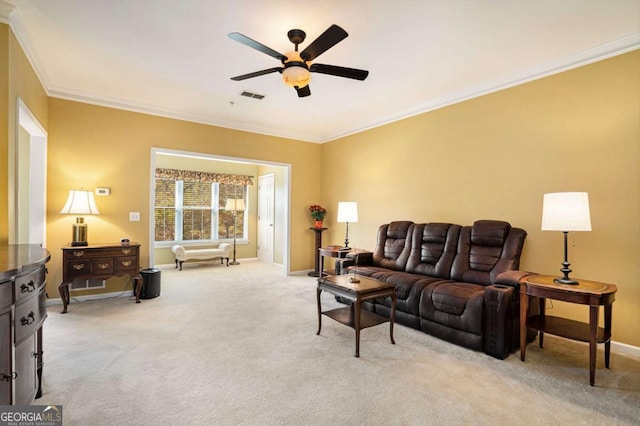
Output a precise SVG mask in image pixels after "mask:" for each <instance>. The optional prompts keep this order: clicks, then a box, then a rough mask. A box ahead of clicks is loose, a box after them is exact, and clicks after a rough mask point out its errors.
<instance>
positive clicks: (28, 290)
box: [20, 280, 36, 293]
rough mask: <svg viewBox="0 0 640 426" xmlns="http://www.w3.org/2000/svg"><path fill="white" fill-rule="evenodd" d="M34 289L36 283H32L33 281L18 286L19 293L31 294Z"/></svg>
mask: <svg viewBox="0 0 640 426" xmlns="http://www.w3.org/2000/svg"><path fill="white" fill-rule="evenodd" d="M35 289H36V283H35V282H33V280H31V281H29V284H25V283H22V285H21V286H20V292H21V293H31V292H32V291H33V290H35Z"/></svg>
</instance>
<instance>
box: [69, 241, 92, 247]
mask: <svg viewBox="0 0 640 426" xmlns="http://www.w3.org/2000/svg"><path fill="white" fill-rule="evenodd" d="M69 245H70V246H71V247H85V246H88V245H89V243H88V242H86V241H72V242H70V243H69Z"/></svg>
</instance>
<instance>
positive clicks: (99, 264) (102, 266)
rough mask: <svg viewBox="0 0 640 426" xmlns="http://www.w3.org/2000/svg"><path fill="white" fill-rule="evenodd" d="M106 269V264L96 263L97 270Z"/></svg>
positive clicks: (107, 265)
mask: <svg viewBox="0 0 640 426" xmlns="http://www.w3.org/2000/svg"><path fill="white" fill-rule="evenodd" d="M108 267H109V264H108V263H98V269H107V268H108Z"/></svg>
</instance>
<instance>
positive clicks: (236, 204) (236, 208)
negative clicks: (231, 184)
mask: <svg viewBox="0 0 640 426" xmlns="http://www.w3.org/2000/svg"><path fill="white" fill-rule="evenodd" d="M224 209H225V210H227V211H230V212H243V211H244V209H245V207H244V200H243V199H242V198H227V204H226V205H225V207H224Z"/></svg>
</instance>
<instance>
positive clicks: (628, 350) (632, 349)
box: [611, 341, 640, 359]
mask: <svg viewBox="0 0 640 426" xmlns="http://www.w3.org/2000/svg"><path fill="white" fill-rule="evenodd" d="M611 352H613V353H615V354H618V355H624V356H627V357H630V358H635V359H640V347H638V346H631V345H627V344H626V343H620V342H614V341H611Z"/></svg>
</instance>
